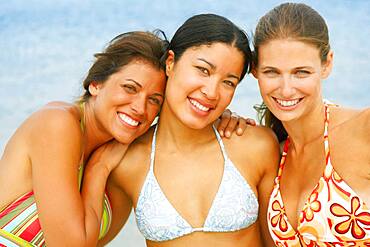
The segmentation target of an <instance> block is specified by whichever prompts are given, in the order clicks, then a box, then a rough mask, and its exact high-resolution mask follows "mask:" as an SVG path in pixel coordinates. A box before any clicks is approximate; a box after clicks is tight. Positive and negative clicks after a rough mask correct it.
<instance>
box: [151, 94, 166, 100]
mask: <svg viewBox="0 0 370 247" xmlns="http://www.w3.org/2000/svg"><path fill="white" fill-rule="evenodd" d="M153 96H159V97H161V98H162V99H164V96H163V95H162V94H160V93H154V94H153Z"/></svg>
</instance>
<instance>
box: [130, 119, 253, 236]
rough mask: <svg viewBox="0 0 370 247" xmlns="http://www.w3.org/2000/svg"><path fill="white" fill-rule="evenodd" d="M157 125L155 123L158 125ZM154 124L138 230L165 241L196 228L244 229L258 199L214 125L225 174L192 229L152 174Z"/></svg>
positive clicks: (206, 230)
mask: <svg viewBox="0 0 370 247" xmlns="http://www.w3.org/2000/svg"><path fill="white" fill-rule="evenodd" d="M157 127H158V125H157ZM157 127H156V129H155V131H154V136H153V141H152V151H151V157H150V168H149V172H148V174H147V177H146V179H145V182H144V184H143V187H142V189H141V192H140V195H139V199H138V203H137V206H136V209H135V215H136V221H137V225H138V227H139V230H140V231H141V233H142V234H143V235H144V237H145V238H146V239H149V240H152V241H167V240H171V239H175V238H179V237H181V236H184V235H186V234H190V233H192V232H196V231H203V232H231V231H237V230H240V229H243V228H247V227H248V226H250V225H251V224H253V223H254V222H255V221H256V219H257V215H258V201H257V198H256V196H255V194H254V193H253V191H252V189H251V187H250V186H249V185H248V183H247V182H246V181H245V179H244V177H243V176H242V175H241V174H240V173H239V171H238V170H237V169H236V167H235V166H234V165H233V163H232V161H231V160H230V159H229V158H228V156H227V154H226V151H225V147H224V145H223V143H222V140H221V137H220V136H219V134H218V132H217V131H216V129H215V128H214V131H215V133H216V137H217V140H218V142H219V144H220V147H221V151H222V154H223V157H224V173H223V176H222V180H221V183H220V186H219V189H218V192H217V193H216V196H215V199H214V201H213V203H212V205H211V208H210V210H209V212H208V216H207V218H206V220H205V223H204V226H203V227H200V228H193V227H192V226H191V225H190V224H189V223H188V222H187V221H186V220H185V219H184V218H182V217H181V215H180V214H179V213H178V212H177V211H176V209H175V208H174V207H173V206H172V205H171V203H170V202H169V201H168V199H167V198H166V196H165V195H164V193H163V191H162V190H161V188H160V185H159V184H158V181H157V179H156V178H155V175H154V157H155V142H156V133H157Z"/></svg>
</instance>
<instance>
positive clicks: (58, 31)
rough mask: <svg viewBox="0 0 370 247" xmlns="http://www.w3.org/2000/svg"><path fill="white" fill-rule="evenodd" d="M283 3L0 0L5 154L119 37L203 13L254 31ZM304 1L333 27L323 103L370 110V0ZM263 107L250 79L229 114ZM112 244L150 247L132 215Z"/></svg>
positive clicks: (0, 137) (0, 117) (73, 93)
mask: <svg viewBox="0 0 370 247" xmlns="http://www.w3.org/2000/svg"><path fill="white" fill-rule="evenodd" d="M281 2H282V1H273V0H267V1H253V0H233V1H226V0H225V1H216V0H187V1H176V0H172V1H159V0H150V1H149V0H143V1H139V0H125V1H122V0H117V1H114V0H105V1H98V0H95V1H89V0H78V1H77V0H63V1H62V0H54V1H46V0H45V1H42V0H28V1H21V0H13V1H1V2H0V151H2V150H3V149H4V145H5V143H6V141H7V140H8V139H9V137H10V136H11V135H12V133H13V132H14V131H15V129H16V128H17V127H18V126H19V125H20V124H21V123H22V121H24V119H25V118H26V117H27V116H28V115H29V114H31V113H32V112H33V111H35V110H36V109H38V108H39V107H41V106H42V105H44V104H45V103H47V102H49V101H53V100H62V101H73V100H74V99H75V98H76V97H78V96H79V95H80V93H81V86H80V84H81V82H82V80H83V78H84V76H85V75H86V72H87V70H88V69H89V66H90V65H91V64H92V62H93V60H94V58H93V54H94V53H96V52H99V51H101V50H102V49H103V48H104V47H105V45H106V44H107V43H108V41H109V40H111V39H112V38H113V37H115V36H116V35H118V34H119V33H122V32H127V31H133V30H147V31H151V30H154V29H156V28H160V29H162V30H163V31H165V32H166V34H167V36H168V37H169V38H170V37H172V35H173V33H174V32H175V30H176V28H177V27H179V26H180V25H181V24H182V23H183V22H184V21H185V20H186V19H187V18H188V17H190V16H192V15H194V14H199V13H216V14H219V15H223V16H225V17H227V18H229V19H230V20H232V21H233V22H235V23H236V24H237V25H238V26H240V27H241V28H243V29H245V30H246V31H247V32H248V33H251V32H252V30H253V28H254V27H255V25H256V23H257V21H258V18H259V17H260V16H262V15H263V14H265V13H266V12H267V11H268V10H269V9H271V8H272V7H273V6H276V5H277V4H279V3H281ZM301 2H304V3H307V4H309V5H310V6H312V7H313V8H315V9H316V10H317V11H319V12H320V13H321V14H322V16H323V17H324V18H325V19H326V21H327V24H328V26H329V30H330V39H331V46H332V49H333V50H334V58H335V60H334V68H333V71H332V74H331V76H330V77H329V78H328V79H327V80H326V81H325V82H324V83H323V89H324V96H325V98H327V99H329V100H331V101H333V102H336V103H339V104H342V105H346V106H350V107H358V108H361V107H369V106H370V97H369V93H370V73H369V72H368V70H369V67H370V45H369V44H370V43H369V39H370V1H368V0H326V1H321V0H317V1H301ZM260 102H261V98H260V95H259V92H258V86H257V82H256V80H255V79H254V78H253V77H252V76H247V78H246V79H244V81H243V82H242V83H241V85H240V86H239V87H238V89H237V92H236V96H235V97H234V100H233V102H232V104H231V109H232V110H233V111H236V112H238V113H239V114H242V115H245V116H248V117H253V118H255V115H256V114H255V112H254V110H253V105H255V104H257V103H260ZM0 172H1V171H0ZM66 215H67V214H66ZM109 246H111V247H115V246H145V241H144V239H143V237H142V236H141V235H140V233H139V232H138V231H137V229H136V225H135V222H134V219H133V218H132V217H131V218H130V219H129V221H128V223H127V224H126V226H125V227H124V229H123V231H121V233H120V234H119V235H118V236H117V237H116V239H115V240H114V241H113V242H112V243H111V244H109Z"/></svg>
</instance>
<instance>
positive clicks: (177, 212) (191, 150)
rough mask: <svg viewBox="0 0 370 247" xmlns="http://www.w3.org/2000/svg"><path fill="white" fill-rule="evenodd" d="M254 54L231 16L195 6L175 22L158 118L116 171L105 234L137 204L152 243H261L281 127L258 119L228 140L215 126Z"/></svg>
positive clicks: (112, 177)
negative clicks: (198, 12) (262, 203)
mask: <svg viewBox="0 0 370 247" xmlns="http://www.w3.org/2000/svg"><path fill="white" fill-rule="evenodd" d="M251 58H252V55H251V51H250V49H249V41H248V38H247V36H246V35H245V33H244V32H243V31H241V30H240V29H239V28H238V27H236V26H235V25H234V24H233V23H232V22H230V21H229V20H227V19H226V18H224V17H221V16H217V15H213V14H203V15H196V16H193V17H191V18H190V19H188V20H187V21H186V22H185V23H184V24H183V25H182V26H181V27H180V28H179V29H178V30H177V32H176V33H175V35H174V37H173V39H172V40H171V43H170V46H169V51H168V54H167V59H166V74H167V76H168V81H167V86H166V93H165V100H164V103H163V106H162V110H161V114H160V118H159V122H158V124H157V125H156V126H154V127H153V128H151V129H150V130H149V131H148V132H147V133H146V134H145V135H143V136H141V137H140V138H139V139H137V140H136V141H135V142H134V143H133V144H132V145H131V146H130V148H129V150H128V151H127V153H126V155H125V157H124V158H123V160H122V162H121V163H120V165H119V166H118V167H117V168H116V169H115V170H114V171H113V172H112V174H111V175H110V177H109V180H108V185H107V188H108V192H109V196H110V198H111V202H112V205H113V207H114V208H115V209H117V210H115V211H113V223H112V227H111V230H110V231H109V233H108V235H107V237H106V238H104V239H103V240H102V241H101V244H104V243H105V242H107V241H109V240H110V239H111V238H113V237H114V236H115V234H117V233H118V231H119V229H120V228H121V227H122V225H123V224H124V222H125V221H126V219H127V217H128V215H129V212H130V211H131V207H134V209H135V216H136V220H137V224H138V227H139V229H140V231H141V232H142V233H143V235H144V237H145V238H146V243H147V245H148V246H152V247H154V246H159V247H166V246H175V247H176V246H233V247H238V246H260V244H261V242H260V241H261V240H260V231H259V225H258V221H257V218H258V214H262V215H265V214H266V209H265V208H263V207H259V204H258V199H261V196H262V197H263V196H265V197H266V196H267V195H268V194H269V193H270V191H271V189H272V184H273V183H272V181H273V177H274V176H275V174H276V166H277V162H278V156H279V150H278V145H277V142H276V140H275V137H274V134H273V133H272V131H270V130H268V129H266V128H263V127H252V128H247V130H246V131H245V133H244V134H243V135H242V136H234V137H232V138H231V139H229V140H224V139H222V138H221V137H220V135H219V133H218V132H217V131H216V130H215V128H214V127H213V122H214V121H215V120H216V119H217V118H218V117H219V116H220V114H221V113H222V112H223V111H224V110H225V109H226V107H227V106H228V105H229V103H230V101H231V99H232V97H233V95H234V92H235V89H236V87H237V85H238V84H239V82H240V81H241V80H242V78H243V77H244V75H245V74H246V73H247V72H248V71H249V68H250V63H251ZM93 161H94V162H95V164H99V163H104V162H105V161H104V159H99V158H97V159H95V157H93ZM90 165H93V164H89V166H90ZM262 219H265V217H263V218H262ZM264 225H265V224H264Z"/></svg>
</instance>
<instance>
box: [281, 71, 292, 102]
mask: <svg viewBox="0 0 370 247" xmlns="http://www.w3.org/2000/svg"><path fill="white" fill-rule="evenodd" d="M280 94H281V96H282V97H284V98H286V99H289V98H291V97H292V96H294V94H295V87H294V81H293V79H292V78H291V76H290V75H284V76H283V77H282V79H281V83H280Z"/></svg>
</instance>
